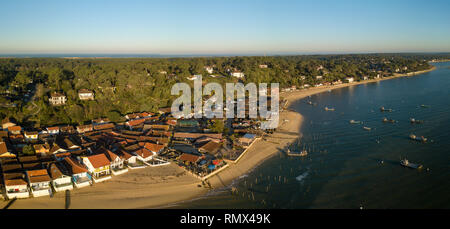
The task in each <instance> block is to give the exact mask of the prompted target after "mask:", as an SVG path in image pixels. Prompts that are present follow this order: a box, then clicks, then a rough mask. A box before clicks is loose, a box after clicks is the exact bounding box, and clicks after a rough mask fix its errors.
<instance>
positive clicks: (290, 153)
mask: <svg viewBox="0 0 450 229" xmlns="http://www.w3.org/2000/svg"><path fill="white" fill-rule="evenodd" d="M287 155H288V156H292V157H304V156H307V155H308V151H306V150H302V151H301V152H291V150H290V149H288V150H287Z"/></svg>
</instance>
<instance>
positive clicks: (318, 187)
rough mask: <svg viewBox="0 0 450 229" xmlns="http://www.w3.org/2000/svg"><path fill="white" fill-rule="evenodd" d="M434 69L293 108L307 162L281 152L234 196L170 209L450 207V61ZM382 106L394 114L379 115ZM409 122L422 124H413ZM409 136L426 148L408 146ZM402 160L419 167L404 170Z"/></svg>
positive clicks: (213, 196) (220, 193)
mask: <svg viewBox="0 0 450 229" xmlns="http://www.w3.org/2000/svg"><path fill="white" fill-rule="evenodd" d="M436 66H437V67H438V69H437V70H435V71H433V72H430V73H426V74H423V75H420V76H415V77H409V78H406V77H405V78H398V79H392V80H387V81H382V82H377V83H370V84H366V85H358V86H352V87H348V88H342V89H337V90H333V91H331V92H325V93H321V94H317V95H314V96H311V98H306V99H304V100H300V101H298V102H297V103H295V104H293V105H292V106H293V109H295V110H297V111H299V112H300V113H301V114H302V115H304V117H305V122H304V125H303V127H302V132H303V134H304V136H303V138H302V139H301V140H300V141H299V142H298V143H297V144H296V145H294V146H293V147H292V149H294V150H301V149H303V148H306V149H308V151H309V155H308V156H307V157H305V158H292V157H287V156H285V155H283V154H279V155H277V156H276V157H274V158H272V159H270V160H268V161H266V162H265V163H263V164H262V165H260V166H259V167H257V168H255V169H254V170H253V171H252V172H250V173H249V174H248V175H245V176H243V177H241V178H239V179H237V180H235V182H234V183H233V184H232V185H231V186H234V187H236V189H237V193H236V192H235V193H234V194H232V193H231V186H230V187H227V188H224V189H222V190H217V191H214V192H211V193H209V194H208V195H206V196H204V197H201V198H198V199H196V200H193V201H188V202H184V203H179V204H176V205H174V206H172V207H174V208H228V209H229V208H232V209H233V208H360V207H363V208H382V209H383V208H450V134H449V131H450V63H438V64H436ZM309 100H312V101H313V102H316V103H317V106H311V105H308V104H307V103H306V101H309ZM422 104H423V105H426V106H427V107H422V106H421V105H422ZM325 106H328V107H333V108H335V109H336V110H335V111H334V112H333V111H325V110H324V107H325ZM381 106H384V107H385V108H391V109H393V111H392V112H391V113H382V112H380V110H379V108H380V107H381ZM384 117H387V118H389V119H394V120H397V121H398V122H397V123H394V124H392V123H383V122H382V119H383V118H384ZM411 117H413V118H416V119H419V120H424V123H423V124H411V123H410V122H409V119H410V118H411ZM352 119H353V120H358V121H363V122H364V123H363V124H362V125H356V124H350V123H349V120H352ZM363 126H367V127H370V128H372V130H371V131H367V130H364V129H363ZM411 133H415V134H416V135H418V136H422V135H423V136H425V137H427V138H428V139H429V141H430V142H428V143H419V142H413V141H411V140H409V139H408V136H409V134H411ZM401 158H407V159H409V161H410V162H414V163H420V164H423V166H424V169H423V170H420V171H419V170H414V169H409V168H405V167H402V166H401V165H400V163H399V161H400V159H401ZM382 162H383V163H382Z"/></svg>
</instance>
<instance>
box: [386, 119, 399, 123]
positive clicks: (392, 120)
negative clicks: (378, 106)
mask: <svg viewBox="0 0 450 229" xmlns="http://www.w3.org/2000/svg"><path fill="white" fill-rule="evenodd" d="M383 122H385V123H388V122H390V123H395V122H396V121H395V120H394V119H388V118H383Z"/></svg>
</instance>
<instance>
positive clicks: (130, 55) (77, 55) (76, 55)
mask: <svg viewBox="0 0 450 229" xmlns="http://www.w3.org/2000/svg"><path fill="white" fill-rule="evenodd" d="M449 53H450V51H439V52H423V51H403V52H364V51H362V52H295V53H245V54H244V53H217V54H192V53H190V54H160V53H24V54H19V53H16V54H13V53H7V54H1V53H0V58H158V57H160V58H170V57H246V56H248V57H250V56H311V55H369V54H449Z"/></svg>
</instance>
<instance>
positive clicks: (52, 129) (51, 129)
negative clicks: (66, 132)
mask: <svg viewBox="0 0 450 229" xmlns="http://www.w3.org/2000/svg"><path fill="white" fill-rule="evenodd" d="M47 133H48V134H59V126H54V127H47Z"/></svg>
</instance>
